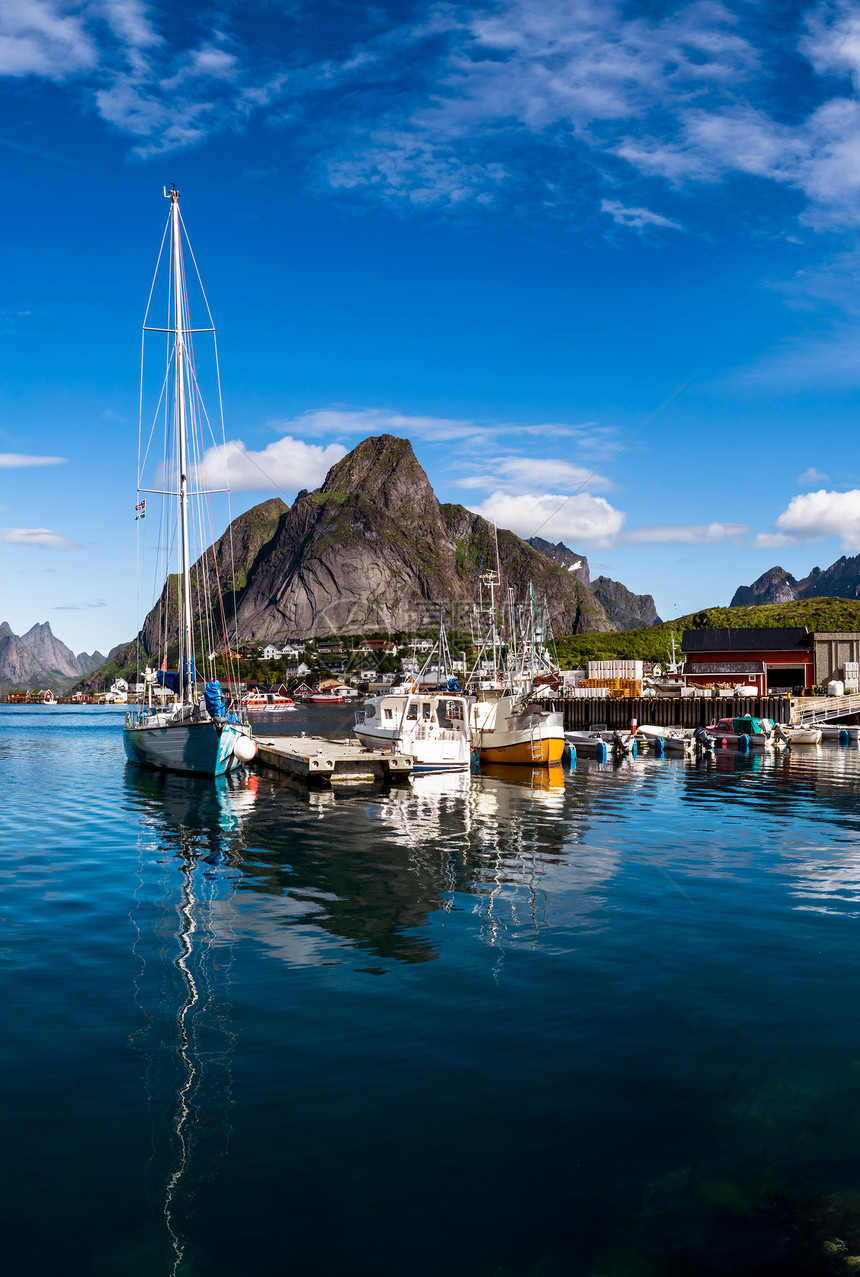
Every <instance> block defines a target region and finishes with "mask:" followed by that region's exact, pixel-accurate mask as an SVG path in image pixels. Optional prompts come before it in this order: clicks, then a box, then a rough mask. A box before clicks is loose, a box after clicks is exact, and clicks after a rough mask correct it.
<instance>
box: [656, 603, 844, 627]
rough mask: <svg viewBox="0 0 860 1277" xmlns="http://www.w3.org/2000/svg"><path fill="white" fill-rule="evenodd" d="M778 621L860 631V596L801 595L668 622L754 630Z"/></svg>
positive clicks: (711, 609) (716, 609)
mask: <svg viewBox="0 0 860 1277" xmlns="http://www.w3.org/2000/svg"><path fill="white" fill-rule="evenodd" d="M775 625H805V626H806V628H807V629H808V630H824V631H833V630H856V631H860V599H823V598H811V599H797V600H795V602H794V603H762V604H760V605H759V606H758V607H709V608H706V609H705V611H703V612H691V613H690V614H689V615H688V616H679V617H678V618H677V620H675V621H666V622H665V626H666V627H668V628H670V629H671V628H673V627H674V628H675V629H676V630H678V629H681V630H708V629H735V630H753V629H762V628H765V627H768V626H775Z"/></svg>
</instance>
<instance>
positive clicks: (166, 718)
mask: <svg viewBox="0 0 860 1277" xmlns="http://www.w3.org/2000/svg"><path fill="white" fill-rule="evenodd" d="M165 195H166V196H167V195H168V192H167V190H166V189H165ZM169 199H170V214H169V218H168V229H169V232H170V237H169V243H170V270H169V277H170V312H169V314H170V316H171V318H172V327H168V328H166V329H164V328H160V329H155V331H159V332H162V333H166V334H167V337H168V342H169V343H170V345H169V347H168V350H169V357H168V360H167V370H166V374H165V376H164V380H163V383H162V386H163V391H162V394H164V391H166V390H168V389H169V388H170V387H171V383H172V391H173V394H172V403H171V396H170V395H169V394H167V395H166V396H165V404H166V405H169V407H170V408H171V409H172V411H167V412H166V413H165V429H166V439H165V448H164V457H165V458H166V459H168V460H167V461H166V464H165V463H163V464H162V467H161V470H160V475H161V478H162V481H163V485H164V486H163V487H160V486H159V487H157V488H147V487H145V486H143V485H142V483H141V475H140V473H139V474H138V506H137V510H138V511H141V510H143V511H145V506H146V497H141V493H142V492H160V493H161V495H162V496H164V497H166V498H167V497H169V498H171V499H173V500H174V501H175V506H174V515H175V526H176V539H177V543H178V547H179V569H180V570H179V573H178V574H177V585H178V591H176V590H174V591H173V592H172V593H174V595H176V593H177V592H178V599H177V603H178V608H177V613H176V615H175V617H174V618H172V619H171V618H170V617H169V616H166V617H165V621H164V626H165V628H164V635H165V637H164V657H165V659H164V661H163V662H162V667H161V668H160V669H159V670H156V671H153V670H152V669H149V668H147V670H146V679H145V682H146V687H147V691H148V703H147V704H145V705H144V706H143V707H142V708H141V709H139V710H133V711H131V712H129V713H128V714H127V715H126V720H125V728H124V731H123V743H124V745H125V752H126V755H127V757H128V759H129V761H130V762H132V763H137V764H139V765H140V766H143V767H151V768H156V769H159V770H165V771H179V772H189V773H193V774H195V775H203V776H220V775H222V774H223V773H224V772H227V771H231V770H232V769H233V768H235V767H238V766H239V765H240V764H241V763H244V762H249V761H250V760H251V759H252V758H253V757H254V755H255V754H256V752H257V746H256V744H255V743H254V741H253V740H252V738H251V729H250V726H249V724H248V723H247V722H245V721H242V718H241V715H240V714H238V713H236V712H233V711H231V710H230V709H229V708H228V706H227V705H226V702H225V698H224V694H223V692H222V691H221V687H220V685H219V683H218V681H217V680H216V679H215V678H214V677H211V678H210V679H209V681H208V682H207V683H206V687H205V691H204V693H203V695H202V696H201V695H200V693H199V691H198V686H197V683H198V680H197V673H196V662H195V643H194V626H193V619H194V618H193V613H192V594H191V559H190V554H191V551H190V525H191V518H190V514H189V500H190V499H191V498H193V499H194V500H195V502H201V503H202V502H203V501H205V500H207V499H208V498H209V496H210V492H211V490H210V489H209V487H208V484H206V483H205V480H204V476H203V475H202V474H201V466H202V456H201V455H200V453H198V454H197V459H196V462H195V460H194V458H193V457H192V456H191V454H190V453H189V429H188V422H189V416H191V417H192V419H193V421H194V423H195V426H196V427H198V428H197V429H195V432H194V436H193V438H194V441H195V443H197V441H198V440H200V439H202V419H205V420H206V422H207V425H208V418H206V417H205V409H204V408H203V407H202V396H201V393H200V387H199V385H198V382H197V375H196V370H195V362H194V358H193V353H192V348H191V322H190V319H189V317H188V315H187V306H188V288H187V281H186V275H185V267H184V262H183V253H182V222H181V218H180V215H179V192H178V190H177V189H176V187H174V186H172V187H171V188H170V192H169ZM166 237H167V229H166V230H165V238H166ZM164 242H165V241H164V239H163V240H162V246H163V245H164ZM160 260H161V257H160V255H159V262H160ZM157 275H158V267H156V276H157ZM151 298H152V293H150V301H151ZM148 316H149V307H147V315H146V317H145V318H144V332H145V333H146V332H148V331H153V329H152V328H150V327H149V326H148V324H147V319H148ZM168 322H169V321H168ZM206 331H214V329H212V327H211V317H210V328H209V329H208V330H206ZM219 396H220V388H219ZM142 401H143V383H142V384H141V402H142ZM141 427H142V419H141ZM222 436H223V431H222ZM141 437H142V438H143V431H142V429H141ZM201 447H202V445H201ZM144 455H145V454H144ZM190 474H193V475H194V482H193V484H191V485H190V484H189V475H190ZM198 513H199V516H200V517H199V521H197V520H195V522H194V527H195V528H202V526H203V508H202V504H201V508H200V510H199V512H198ZM171 522H173V520H171ZM173 535H174V534H173V533H172V531H171V530H168V533H167V535H166V536H165V540H169V539H171V537H172V536H173ZM210 535H211V534H210ZM210 544H211V541H210ZM200 575H202V574H198V579H197V580H196V582H195V585H196V589H197V591H198V600H199V597H200V593H199V591H200V580H199V576H200ZM215 575H216V579H217V573H216V574H215ZM169 581H170V578H169V577H168V583H169ZM170 596H171V591H170V590H169V589H167V590H166V591H165V594H164V599H165V606H164V611H165V612H167V611H168V607H167V604H168V602H169V601H170ZM222 615H223V612H222ZM205 619H206V620H208V621H209V623H210V624H211V613H209V614H208V615H207V618H205ZM201 624H203V622H201ZM173 633H176V635H177V638H178V659H177V669H176V670H175V671H171V670H168V669H167V668H166V667H167V646H168V640H169V638H170V637H171V636H172V634H173ZM199 638H200V644H199V646H198V650H200V651H204V652H206V651H210V644H209V642H206V643H205V646H204V645H203V644H204V642H205V640H206V639H207V638H211V636H210V635H208V634H203V633H201V634H200V636H199ZM223 638H224V652H225V654H226V653H228V652H229V650H230V646H231V645H230V644H228V642H227V636H226V633H225V634H224V636H223ZM234 645H235V639H234ZM213 658H214V652H210V659H213ZM213 672H214V667H213ZM156 685H158V686H160V687H164V688H167V689H168V690H169V691H172V693H173V697H174V701H173V704H172V705H171V706H169V707H166V708H155V707H154V706H153V704H152V689H153V687H154V686H156Z"/></svg>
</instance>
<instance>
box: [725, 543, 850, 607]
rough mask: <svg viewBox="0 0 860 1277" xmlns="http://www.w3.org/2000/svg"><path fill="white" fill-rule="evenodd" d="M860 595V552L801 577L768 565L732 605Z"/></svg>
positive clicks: (739, 591) (736, 591)
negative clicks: (798, 578)
mask: <svg viewBox="0 0 860 1277" xmlns="http://www.w3.org/2000/svg"><path fill="white" fill-rule="evenodd" d="M812 598H829V599H857V598H860V554H855V555H854V556H853V557H850V558H849V557H848V556H847V555H844V554H843V555H842V558H841V559H837V560H836V562H835V563H831V565H830V567H829V568H824V570H823V571H822V569H821V568H813V569H812V571H811V572H810V573H809V575H808V576H805V577H803V579H802V580H800V581H798V580H797V579H796V578H795V577H793V576H792V575H791V573H790V572H786V570H785V568H781V567H773V568H768V570H767V571H766V572H763V573H762V574H761V576H760V577H759V578H758V579H757V580H756V581H753V583H752V585H741V586H739V587H738V588H737V589H736V590H735V593H734V597H733V598H732V601H731V605H730V606H731V607H749V606H751V605H752V606H756V605H760V604H762V603H792V602H793V601H794V600H795V599H812Z"/></svg>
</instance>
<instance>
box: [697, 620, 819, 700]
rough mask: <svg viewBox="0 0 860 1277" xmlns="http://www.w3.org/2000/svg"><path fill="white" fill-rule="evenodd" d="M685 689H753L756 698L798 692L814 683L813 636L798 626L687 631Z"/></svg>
mask: <svg viewBox="0 0 860 1277" xmlns="http://www.w3.org/2000/svg"><path fill="white" fill-rule="evenodd" d="M681 647H682V649H683V652H684V656H685V657H686V663H685V665H684V673H685V675H686V678H687V683H688V684H692V685H694V686H695V685H698V686H700V687H701V686H704V685H706V684H714V683H732V684H751V685H754V686H755V687H756V688H757V689H758V694H759V696H768V695H773V694H774V693H779V692H786V691H788V692H793V691H799V690H802V689H804V688H807V687H812V685H813V684H814V682H815V651H814V644H813V638H812V635H811V634H810V633H809V631H808V630H807V629H806V628H805V627H802V626H793V627H787V628H784V629H783V628H776V627H775V628H773V629H756V630H686V631H685V632H684V637H683V639H682V640H681Z"/></svg>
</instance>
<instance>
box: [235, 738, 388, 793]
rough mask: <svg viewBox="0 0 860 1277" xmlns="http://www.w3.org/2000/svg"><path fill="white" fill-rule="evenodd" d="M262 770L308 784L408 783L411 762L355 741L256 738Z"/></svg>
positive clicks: (258, 759)
mask: <svg viewBox="0 0 860 1277" xmlns="http://www.w3.org/2000/svg"><path fill="white" fill-rule="evenodd" d="M254 739H255V740H256V742H257V757H256V759H255V760H254V761H255V762H256V763H257V764H258V765H259V766H261V767H269V768H271V769H272V770H273V771H279V772H286V773H287V774H288V775H290V776H295V777H297V778H298V779H299V780H305V781H307V782H308V783H309V784H339V783H341V782H345V781H369V780H370V781H372V780H388V781H392V780H408V779H409V777H410V776H411V774H412V758H411V757H410V756H409V755H408V754H387V753H385V752H384V751H383V750H381V749H363V748H362V746H361V745H359V744H357V743H356V742H355V741H347V740H340V741H336V740H326V739H325V738H324V737H322V736H275V737H265V736H256V737H255V738H254Z"/></svg>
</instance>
